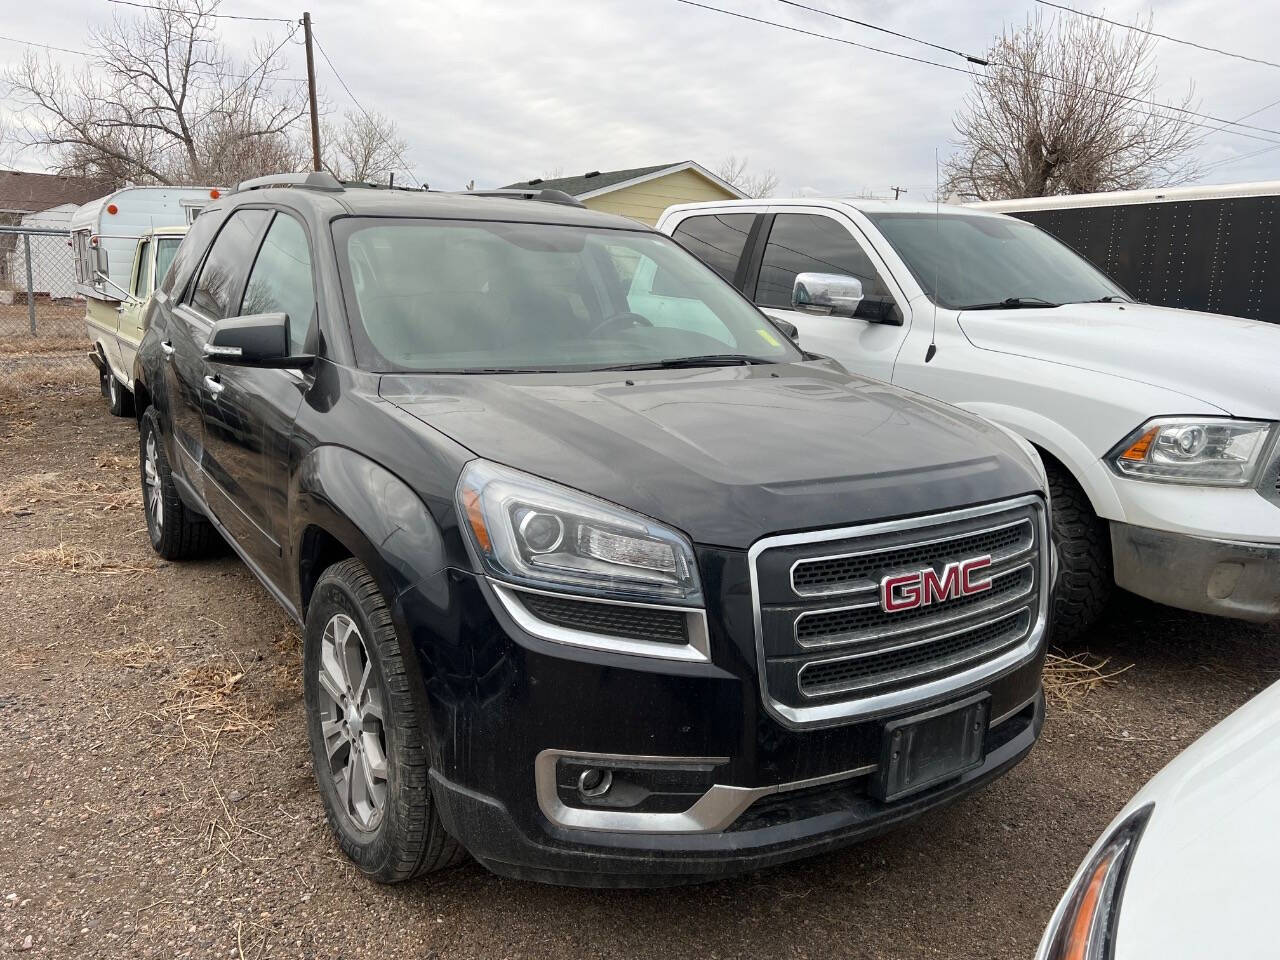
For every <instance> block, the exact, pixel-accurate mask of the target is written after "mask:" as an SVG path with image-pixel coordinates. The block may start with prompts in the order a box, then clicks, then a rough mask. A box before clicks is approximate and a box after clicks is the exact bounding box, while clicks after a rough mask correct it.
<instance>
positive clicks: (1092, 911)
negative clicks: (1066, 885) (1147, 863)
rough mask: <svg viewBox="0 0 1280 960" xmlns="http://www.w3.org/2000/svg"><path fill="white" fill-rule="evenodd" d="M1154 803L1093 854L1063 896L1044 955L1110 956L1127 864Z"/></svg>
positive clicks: (1059, 958) (1083, 959)
mask: <svg viewBox="0 0 1280 960" xmlns="http://www.w3.org/2000/svg"><path fill="white" fill-rule="evenodd" d="M1154 809H1155V806H1154V804H1147V805H1146V806H1145V807H1141V808H1140V809H1138V810H1135V811H1134V812H1133V813H1132V814H1130V815H1129V816H1128V817H1126V818H1125V819H1124V820H1122V821H1121V822H1120V825H1119V826H1117V827H1116V828H1115V829H1114V830H1112V831H1111V833H1110V835H1109V836H1108V837H1107V840H1106V842H1105V843H1104V844H1103V845H1102V846H1101V847H1100V848H1099V849H1098V852H1097V853H1095V854H1094V855H1093V858H1092V859H1091V860H1090V861H1089V863H1088V865H1087V866H1086V867H1085V869H1084V870H1082V871H1080V875H1079V876H1078V877H1076V881H1075V883H1074V884H1073V885H1072V887H1071V889H1070V890H1069V891H1068V892H1067V895H1066V897H1064V898H1063V901H1062V904H1063V905H1062V911H1061V913H1060V914H1059V915H1058V917H1057V920H1056V922H1055V923H1054V925H1053V927H1052V928H1051V930H1050V931H1049V933H1048V934H1046V936H1045V942H1046V944H1047V947H1046V948H1045V950H1044V953H1043V954H1042V960H1111V957H1112V956H1114V954H1115V939H1116V925H1117V921H1118V919H1119V916H1120V900H1121V898H1122V897H1123V896H1124V882H1125V879H1126V878H1127V877H1128V874H1129V865H1130V863H1132V861H1133V855H1134V853H1135V851H1136V850H1137V848H1138V840H1139V839H1140V838H1141V837H1142V831H1143V829H1144V828H1145V827H1146V825H1147V820H1148V819H1150V817H1151V811H1152V810H1154Z"/></svg>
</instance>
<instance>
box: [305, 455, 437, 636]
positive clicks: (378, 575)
mask: <svg viewBox="0 0 1280 960" xmlns="http://www.w3.org/2000/svg"><path fill="white" fill-rule="evenodd" d="M294 477H295V479H294V490H293V495H292V497H291V499H292V502H293V510H292V511H291V514H292V523H291V537H290V542H291V543H292V544H294V557H293V560H294V562H293V563H292V564H291V567H292V582H291V584H290V587H291V591H290V592H291V594H292V595H293V598H294V599H295V600H296V601H297V602H298V609H299V610H300V611H302V612H303V615H304V616H305V611H306V606H307V603H308V602H309V600H310V598H311V592H312V591H313V590H314V588H315V585H316V583H317V582H318V581H319V579H320V576H321V575H322V574H323V572H324V569H325V568H326V567H328V566H330V565H331V564H332V563H335V562H337V561H338V560H341V559H345V558H346V557H354V558H356V559H357V560H359V561H360V562H361V563H363V564H364V565H365V567H367V568H368V570H369V572H370V574H371V575H372V576H373V578H374V580H375V581H376V582H377V584H378V587H379V589H380V590H382V592H383V595H384V596H385V597H386V599H387V602H388V603H394V601H395V598H396V596H397V595H398V594H399V593H400V592H401V591H403V590H404V589H405V588H406V587H410V586H413V585H414V584H415V583H418V582H419V581H421V580H423V579H426V578H427V577H430V576H433V575H434V574H436V573H438V572H440V571H441V570H442V569H443V568H444V567H445V566H446V559H445V549H444V536H443V533H442V531H441V530H440V527H439V525H438V524H437V523H436V521H435V518H434V517H433V516H432V515H431V512H430V511H429V510H428V509H427V506H426V504H425V503H423V502H422V500H421V498H419V497H418V495H417V494H416V493H415V492H414V491H413V490H412V489H411V488H410V487H409V485H408V484H406V483H405V482H404V481H403V480H401V479H400V478H399V477H397V476H396V475H395V474H393V473H392V472H391V471H389V470H387V469H386V468H385V467H383V466H381V465H380V464H378V463H376V462H374V461H373V460H370V459H369V458H368V457H365V456H363V455H361V454H359V453H356V452H355V451H354V450H351V449H349V448H347V447H339V446H334V445H324V446H319V447H316V448H314V449H313V450H311V451H310V452H309V453H308V454H307V455H306V457H305V458H304V459H303V461H302V463H301V464H299V468H298V469H297V471H296V472H295V474H294Z"/></svg>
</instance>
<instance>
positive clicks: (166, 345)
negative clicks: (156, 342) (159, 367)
mask: <svg viewBox="0 0 1280 960" xmlns="http://www.w3.org/2000/svg"><path fill="white" fill-rule="evenodd" d="M177 349H178V348H177V347H175V346H174V345H173V344H172V343H170V342H169V341H168V340H161V341H160V352H161V353H163V354H164V355H165V356H166V357H172V356H173V355H174V353H176V352H177Z"/></svg>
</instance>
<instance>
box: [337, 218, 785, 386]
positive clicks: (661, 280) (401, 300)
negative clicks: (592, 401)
mask: <svg viewBox="0 0 1280 960" xmlns="http://www.w3.org/2000/svg"><path fill="white" fill-rule="evenodd" d="M334 230H335V238H336V241H337V247H338V250H339V251H340V257H341V259H342V260H343V261H344V262H343V264H342V266H343V273H344V277H343V280H344V284H345V285H346V287H347V291H346V299H347V308H348V313H349V315H350V317H351V328H352V334H353V339H354V340H355V342H356V349H357V353H358V355H359V359H360V364H361V366H364V367H366V368H367V369H373V370H401V371H440V372H492V371H499V370H501V371H506V370H512V371H534V370H557V371H559V370H592V369H603V368H608V367H617V366H630V365H647V364H653V365H659V364H662V363H664V362H670V361H679V360H681V359H685V360H688V358H703V357H706V358H710V359H709V360H708V363H710V362H717V361H718V362H742V363H750V362H762V363H784V362H790V361H794V360H800V359H803V355H802V354H801V353H800V351H799V350H798V349H797V348H796V347H795V346H794V345H792V344H791V343H790V342H788V340H787V338H786V337H785V336H784V335H783V334H782V333H781V332H780V331H779V330H778V329H777V328H776V327H774V326H773V325H772V324H771V323H770V322H769V321H768V319H766V318H765V317H764V315H763V314H761V313H760V312H759V311H758V310H756V309H755V308H754V307H753V306H751V304H749V303H748V302H747V301H746V300H744V299H743V298H742V297H741V296H740V295H739V294H738V293H737V291H735V290H734V289H733V288H732V287H731V286H730V285H729V284H727V283H725V282H724V281H723V280H722V279H721V278H720V277H718V276H717V275H716V274H715V273H714V272H713V271H711V270H710V269H709V268H707V267H706V266H704V265H703V264H702V263H701V262H700V261H699V260H698V259H697V258H695V257H693V256H691V255H690V254H689V253H687V252H686V251H685V250H683V249H682V248H681V247H679V246H678V245H676V244H675V243H673V242H672V241H670V240H668V239H667V238H666V237H663V236H659V235H657V234H652V233H642V232H639V231H637V232H630V231H626V230H601V229H593V228H584V227H570V226H555V225H550V224H529V223H497V222H476V221H448V220H426V219H406V220H381V219H378V220H373V219H359V220H341V221H338V222H337V223H335V225H334ZM686 365H697V364H692V363H689V364H686Z"/></svg>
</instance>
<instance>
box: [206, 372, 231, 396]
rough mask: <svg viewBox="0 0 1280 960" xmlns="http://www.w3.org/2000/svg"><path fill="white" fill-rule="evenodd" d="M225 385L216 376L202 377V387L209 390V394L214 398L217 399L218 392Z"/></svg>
mask: <svg viewBox="0 0 1280 960" xmlns="http://www.w3.org/2000/svg"><path fill="white" fill-rule="evenodd" d="M225 387H226V384H224V383H222V382H221V381H219V380H218V378H217V377H205V378H204V388H205V389H206V390H208V391H209V395H210V396H212V397H213V398H214V399H215V400H216V399H218V394H220V393H221V392H222V391H223V389H225Z"/></svg>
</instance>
